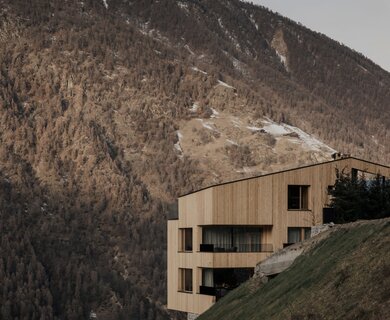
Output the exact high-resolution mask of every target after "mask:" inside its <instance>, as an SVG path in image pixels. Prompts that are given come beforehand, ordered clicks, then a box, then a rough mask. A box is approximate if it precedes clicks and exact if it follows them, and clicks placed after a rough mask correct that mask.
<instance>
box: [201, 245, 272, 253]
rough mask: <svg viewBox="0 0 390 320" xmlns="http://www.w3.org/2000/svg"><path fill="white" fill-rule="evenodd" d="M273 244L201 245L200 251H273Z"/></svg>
mask: <svg viewBox="0 0 390 320" xmlns="http://www.w3.org/2000/svg"><path fill="white" fill-rule="evenodd" d="M272 251H273V246H272V244H269V243H250V244H248V243H239V244H237V245H235V246H232V245H225V244H222V245H221V244H207V243H203V244H201V245H200V252H272Z"/></svg>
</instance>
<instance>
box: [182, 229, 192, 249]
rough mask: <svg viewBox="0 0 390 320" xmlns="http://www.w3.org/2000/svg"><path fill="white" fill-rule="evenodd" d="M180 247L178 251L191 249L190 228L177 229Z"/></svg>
mask: <svg viewBox="0 0 390 320" xmlns="http://www.w3.org/2000/svg"><path fill="white" fill-rule="evenodd" d="M179 232H180V247H179V251H192V228H184V229H179Z"/></svg>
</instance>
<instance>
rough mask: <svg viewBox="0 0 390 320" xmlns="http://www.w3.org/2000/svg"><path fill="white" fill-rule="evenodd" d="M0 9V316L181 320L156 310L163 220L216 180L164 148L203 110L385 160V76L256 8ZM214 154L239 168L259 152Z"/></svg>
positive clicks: (214, 4) (111, 0) (211, 3)
mask: <svg viewBox="0 0 390 320" xmlns="http://www.w3.org/2000/svg"><path fill="white" fill-rule="evenodd" d="M0 3H1V5H0V128H1V130H0V236H1V250H0V318H1V319H4V320H8V319H20V320H21V319H88V318H91V317H92V318H93V317H94V316H95V315H96V317H97V318H98V319H99V320H101V319H103V320H104V319H169V318H172V319H175V318H177V319H181V317H182V315H180V314H175V313H171V312H169V311H168V310H167V309H166V307H165V303H166V292H165V290H166V285H165V282H166V219H167V216H169V215H171V214H174V211H175V209H174V208H175V202H176V198H177V197H178V195H180V194H184V193H186V192H190V191H193V190H196V189H198V188H201V187H204V186H206V185H209V184H211V183H212V182H213V180H212V179H213V175H212V174H210V173H211V172H212V168H211V167H208V166H207V158H206V160H205V162H204V163H199V161H198V160H196V159H193V158H191V157H190V156H188V155H186V154H185V153H184V154H183V155H180V154H178V152H177V150H175V148H174V145H175V144H176V143H177V142H178V135H177V130H178V129H179V128H180V126H181V125H182V124H183V123H185V122H186V121H190V120H191V119H194V118H200V119H209V118H210V116H211V113H210V110H211V107H213V108H217V109H218V110H226V111H229V112H231V113H232V114H235V115H236V116H237V117H244V116H245V117H251V118H253V119H257V118H260V117H268V118H269V119H272V120H273V121H276V122H283V123H288V124H291V125H295V126H297V127H299V128H302V129H303V130H306V131H307V132H310V133H312V134H313V135H315V136H317V137H318V138H320V139H322V140H323V141H325V142H326V143H327V144H329V145H331V146H332V147H333V148H335V149H337V150H342V151H343V152H349V153H352V154H353V155H354V156H358V157H363V158H365V159H367V160H371V161H379V162H381V163H389V161H390V130H389V128H390V114H389V112H387V110H388V101H390V74H389V73H388V72H386V71H384V70H382V69H381V68H380V67H379V66H377V65H375V64H374V63H373V62H371V61H369V60H368V59H366V58H365V57H363V56H362V55H361V54H359V53H357V52H354V51H353V50H351V49H349V48H346V47H345V46H342V45H340V44H339V43H337V42H335V41H333V40H331V39H329V38H327V37H326V36H324V35H321V34H318V33H314V32H312V31H310V30H308V29H306V28H305V27H303V26H300V25H298V24H296V23H294V22H293V21H291V20H288V19H286V18H283V17H281V16H279V15H277V14H275V13H272V12H270V11H269V10H267V9H265V8H262V7H257V6H254V5H252V4H249V3H243V2H240V1H238V0H226V1H225V0H203V1H200V0H186V1H185V0H183V1H174V0H166V1H152V0H148V1H141V0H139V1H121V0H107V4H108V7H107V8H106V7H105V5H104V3H103V1H95V0H85V1H71V0H68V1H59V0H54V1H48V0H31V1H28V2H26V1H23V0H13V1H9V0H1V1H0ZM275 34H278V35H279V36H280V37H282V38H283V39H282V40H283V41H284V43H285V45H286V48H287V49H288V52H287V53H286V54H287V65H288V68H287V69H286V66H285V65H283V64H282V63H281V61H280V58H279V56H278V54H277V52H276V50H277V49H275V48H274V47H273V46H275V45H274V44H275V41H273V38H274V37H275ZM303 57H305V58H303ZM194 67H199V69H201V70H204V73H202V72H194V69H193V68H194ZM218 81H225V82H227V83H229V84H231V85H232V87H234V90H230V91H227V90H225V91H224V90H220V89H221V88H219V87H218V88H217V89H216V86H217V85H218V84H219V82H218ZM218 90H219V91H218ZM194 103H197V104H198V105H199V109H198V111H196V113H193V112H191V111H190V110H189V108H190V107H191V106H193V104H194ZM202 139H203V140H202ZM210 139H213V137H212V136H211V137H209V136H204V137H203V138H202V137H201V143H204V144H206V143H207V142H208V141H209V140H210ZM263 139H265V140H267V141H266V143H267V145H269V146H270V148H272V147H273V145H274V144H275V140H274V139H273V138H272V137H268V138H263ZM221 150H222V151H221V153H220V154H218V156H220V157H227V158H228V159H229V161H230V162H231V163H232V165H233V167H234V168H235V169H242V167H244V166H251V165H253V164H255V163H256V161H258V159H256V158H255V157H254V155H253V154H254V153H253V152H254V150H250V148H249V147H247V146H244V145H243V146H230V147H226V148H222V149H221ZM259 152H261V150H260V151H259ZM282 156H283V155H282ZM280 158H282V157H277V156H276V155H274V156H272V157H269V158H267V159H268V160H267V161H268V163H267V164H266V165H269V164H271V163H272V162H277V161H278V159H280ZM233 173H234V174H236V176H239V173H237V172H235V171H233ZM221 179H224V177H221Z"/></svg>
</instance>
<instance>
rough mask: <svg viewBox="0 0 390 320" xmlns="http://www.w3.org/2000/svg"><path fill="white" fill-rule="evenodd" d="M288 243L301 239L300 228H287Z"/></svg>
mask: <svg viewBox="0 0 390 320" xmlns="http://www.w3.org/2000/svg"><path fill="white" fill-rule="evenodd" d="M287 230H288V231H287V232H288V240H287V242H288V243H296V242H299V241H301V228H288V229H287Z"/></svg>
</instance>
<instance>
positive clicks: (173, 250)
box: [168, 158, 390, 314]
mask: <svg viewBox="0 0 390 320" xmlns="http://www.w3.org/2000/svg"><path fill="white" fill-rule="evenodd" d="M352 168H355V169H358V170H361V171H366V172H369V173H374V174H377V173H380V174H381V175H384V176H387V177H390V168H389V167H385V166H380V165H375V164H372V163H369V162H365V161H361V160H357V159H353V158H347V159H342V160H337V161H332V162H327V163H323V164H319V165H314V166H309V167H303V168H298V169H294V170H289V171H283V172H279V173H275V174H270V175H266V176H261V177H256V178H251V179H246V180H241V181H235V182H231V183H226V184H222V185H217V186H213V187H210V188H207V189H203V190H200V191H198V192H195V193H192V194H189V195H186V196H183V197H180V198H179V200H178V201H179V219H178V220H170V221H168V309H174V310H180V311H186V312H192V313H197V314H199V313H202V312H204V311H205V310H207V309H208V308H209V307H210V306H211V305H212V304H213V303H214V297H211V296H206V295H200V294H198V291H199V286H200V285H201V280H202V279H201V268H202V267H203V268H222V267H231V268H233V267H236V268H239V267H240V268H243V267H255V266H256V264H257V263H258V262H260V261H262V260H264V259H265V258H266V257H267V256H269V255H270V253H264V252H258V253H237V252H218V253H215V252H214V253H212V252H199V245H200V244H201V242H202V226H206V225H242V226H245V225H253V226H261V227H263V228H264V232H262V243H270V244H272V245H273V250H274V251H277V250H278V249H280V248H282V247H283V244H284V243H287V228H288V227H311V226H313V225H317V224H322V210H323V208H324V207H326V205H327V204H328V203H329V196H328V194H327V190H328V186H331V185H333V184H334V182H335V179H336V169H338V170H340V171H342V170H344V171H345V172H351V169H352ZM288 185H308V186H310V187H309V198H308V199H309V202H308V210H302V211H300V210H288V209H287V204H288V203H287V200H288V193H287V192H288V187H287V186H288ZM179 228H192V229H193V252H178V250H179V247H178V242H179ZM179 268H191V269H193V293H192V294H191V293H181V292H178V286H179V283H178V281H179V275H178V269H179Z"/></svg>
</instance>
